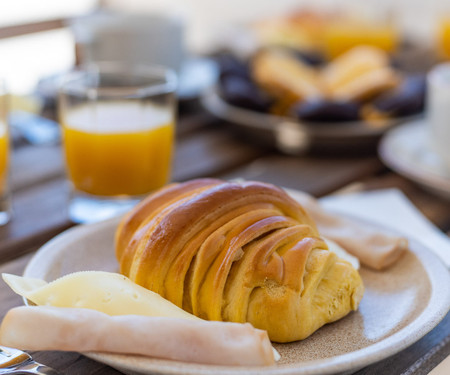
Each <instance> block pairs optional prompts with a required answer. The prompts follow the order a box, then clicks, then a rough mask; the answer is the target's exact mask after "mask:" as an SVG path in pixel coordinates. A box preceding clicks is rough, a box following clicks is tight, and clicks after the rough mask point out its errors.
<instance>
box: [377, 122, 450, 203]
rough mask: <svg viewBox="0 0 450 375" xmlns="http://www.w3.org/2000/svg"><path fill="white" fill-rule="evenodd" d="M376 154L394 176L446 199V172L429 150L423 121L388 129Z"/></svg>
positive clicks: (449, 174)
mask: <svg viewBox="0 0 450 375" xmlns="http://www.w3.org/2000/svg"><path fill="white" fill-rule="evenodd" d="M379 154H380V157H381V159H382V160H383V161H384V162H385V163H386V165H387V166H389V167H390V168H392V169H393V170H395V171H396V172H397V173H399V174H401V175H403V176H405V177H406V178H409V179H411V180H413V181H415V182H417V183H419V184H421V185H422V186H424V187H426V188H428V189H429V190H432V191H433V192H435V193H438V194H439V195H440V196H442V197H444V198H447V199H450V170H448V169H446V168H445V166H444V165H443V163H442V162H441V160H440V159H439V157H438V156H437V155H436V154H435V153H434V152H433V150H431V148H430V147H429V144H428V132H427V123H426V120H421V121H413V122H408V123H406V124H404V125H401V126H399V127H398V128H395V129H393V130H390V131H389V132H388V133H386V135H385V136H384V137H383V139H382V140H381V142H380V145H379Z"/></svg>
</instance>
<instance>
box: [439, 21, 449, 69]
mask: <svg viewBox="0 0 450 375" xmlns="http://www.w3.org/2000/svg"><path fill="white" fill-rule="evenodd" d="M438 50H439V54H440V57H441V58H443V59H445V60H450V14H448V15H446V16H445V17H443V18H442V19H441V20H440V23H439V31H438Z"/></svg>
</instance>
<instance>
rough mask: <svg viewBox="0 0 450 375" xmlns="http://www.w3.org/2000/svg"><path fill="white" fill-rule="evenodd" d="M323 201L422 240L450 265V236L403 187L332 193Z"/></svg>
mask: <svg viewBox="0 0 450 375" xmlns="http://www.w3.org/2000/svg"><path fill="white" fill-rule="evenodd" d="M320 203H321V205H322V206H323V208H325V209H326V210H329V211H333V212H336V213H342V214H347V215H351V216H353V217H357V218H361V219H363V220H367V221H370V222H372V223H376V224H379V225H382V226H385V227H388V228H391V229H393V230H395V231H397V232H399V234H401V235H404V236H406V237H408V238H411V239H414V240H416V241H418V242H421V243H422V244H423V245H424V246H426V247H427V248H428V249H430V250H431V251H433V252H434V253H435V254H436V255H437V256H438V257H440V258H441V260H442V261H443V262H444V264H445V265H446V266H447V267H448V268H450V238H449V237H448V236H447V235H445V234H444V233H443V232H441V231H440V230H439V229H438V228H437V227H436V226H435V225H434V224H432V223H431V222H430V221H429V220H428V219H427V218H426V217H425V216H424V215H423V214H422V213H421V212H420V211H419V210H418V209H417V208H416V207H415V206H414V204H413V203H412V202H411V201H410V200H409V199H408V198H407V197H406V196H405V195H404V194H403V193H402V192H401V191H400V190H398V189H383V190H374V191H368V192H358V193H351V194H341V195H331V196H327V197H324V198H322V199H320ZM424 239H426V241H424Z"/></svg>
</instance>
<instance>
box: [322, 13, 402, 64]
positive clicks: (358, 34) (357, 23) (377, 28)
mask: <svg viewBox="0 0 450 375" xmlns="http://www.w3.org/2000/svg"><path fill="white" fill-rule="evenodd" d="M398 44H399V35H398V30H397V29H396V27H395V25H394V24H393V23H392V22H389V20H369V19H364V18H361V19H358V18H354V17H350V16H349V17H345V16H344V17H337V18H336V19H335V20H334V21H332V22H330V24H329V25H328V26H327V27H326V29H325V33H324V52H325V54H326V55H327V56H328V57H329V58H334V57H336V56H338V55H340V54H342V53H344V52H346V51H348V50H349V49H351V48H353V47H355V46H358V45H370V46H374V47H378V48H380V49H382V50H384V51H386V52H388V53H392V52H394V51H395V49H396V48H397V46H398Z"/></svg>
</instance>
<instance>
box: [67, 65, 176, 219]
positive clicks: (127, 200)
mask: <svg viewBox="0 0 450 375" xmlns="http://www.w3.org/2000/svg"><path fill="white" fill-rule="evenodd" d="M175 89H176V76H175V73H173V72H172V71H171V70H169V69H166V68H162V67H150V66H127V65H124V64H120V63H110V62H105V63H99V64H96V65H90V66H88V67H85V68H83V69H81V70H78V71H75V72H72V73H70V74H69V75H68V77H67V78H66V79H65V81H64V83H63V85H62V87H61V89H60V95H59V120H60V123H61V125H62V131H63V146H64V153H65V159H66V168H67V176H68V179H69V181H70V183H71V196H70V202H69V216H70V218H71V219H72V220H73V221H74V222H77V223H86V222H94V221H99V220H103V219H106V218H109V217H112V216H115V215H118V214H120V213H122V212H124V211H127V210H129V209H130V208H131V207H132V206H133V205H135V204H136V203H137V202H138V201H139V200H140V199H142V197H143V196H145V195H147V194H148V193H150V192H151V191H153V190H155V189H158V188H160V187H162V186H163V185H165V184H166V183H167V182H169V180H170V172H171V161H172V153H173V148H174V132H175V107H176V105H175Z"/></svg>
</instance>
